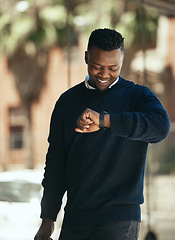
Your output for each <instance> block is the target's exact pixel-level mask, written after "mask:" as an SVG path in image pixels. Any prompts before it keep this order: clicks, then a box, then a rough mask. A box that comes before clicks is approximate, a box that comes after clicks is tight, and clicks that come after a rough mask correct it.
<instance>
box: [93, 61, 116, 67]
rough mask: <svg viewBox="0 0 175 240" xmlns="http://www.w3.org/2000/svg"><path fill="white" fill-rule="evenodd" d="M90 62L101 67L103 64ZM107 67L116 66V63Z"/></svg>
mask: <svg viewBox="0 0 175 240" xmlns="http://www.w3.org/2000/svg"><path fill="white" fill-rule="evenodd" d="M92 64H95V65H98V66H101V67H103V65H101V64H99V63H96V62H92ZM108 67H118V65H109V66H108Z"/></svg>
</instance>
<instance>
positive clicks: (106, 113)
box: [35, 29, 170, 240]
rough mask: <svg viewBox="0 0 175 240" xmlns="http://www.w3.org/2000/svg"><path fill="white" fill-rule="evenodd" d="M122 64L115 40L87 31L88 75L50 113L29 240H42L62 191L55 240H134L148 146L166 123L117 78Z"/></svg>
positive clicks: (140, 90) (116, 36)
mask: <svg viewBox="0 0 175 240" xmlns="http://www.w3.org/2000/svg"><path fill="white" fill-rule="evenodd" d="M123 59H124V39H123V37H122V36H121V34H120V33H118V32H116V31H114V30H111V29H97V30H95V31H93V32H92V34H91V36H90V38H89V43H88V49H87V51H86V52H85V61H86V64H87V66H88V76H87V77H86V80H85V82H82V83H80V84H78V85H77V86H75V87H73V88H71V89H69V90H68V91H66V92H65V93H64V94H62V96H61V97H60V98H59V100H58V101H57V103H56V105H55V109H54V111H53V114H52V119H51V126H50V134H49V139H48V140H49V143H50V145H49V149H48V153H47V158H46V168H45V175H44V180H43V183H42V184H43V187H44V193H43V198H42V202H41V208H42V212H41V218H42V219H43V220H42V224H41V227H40V229H39V231H38V233H37V234H36V236H35V240H37V239H43V240H48V239H49V237H50V235H51V233H52V231H53V229H54V221H55V220H56V217H57V214H58V212H59V210H60V207H61V204H62V197H63V195H64V193H65V192H66V191H67V204H66V207H65V216H64V221H63V226H62V231H61V235H60V238H59V239H60V240H121V239H127V240H134V239H137V238H138V232H139V222H140V220H141V217H140V204H142V203H143V181H144V169H145V159H146V152H147V147H148V143H156V142H159V141H161V140H162V139H164V138H165V137H167V135H168V132H169V127H170V122H169V118H168V115H167V113H166V111H165V109H164V108H163V106H162V105H161V103H160V101H159V100H158V99H157V97H156V96H155V95H154V94H153V93H152V92H151V91H150V90H149V89H148V88H147V87H145V86H140V85H136V84H134V83H133V82H130V81H127V80H124V79H123V78H122V77H120V71H121V68H122V64H123Z"/></svg>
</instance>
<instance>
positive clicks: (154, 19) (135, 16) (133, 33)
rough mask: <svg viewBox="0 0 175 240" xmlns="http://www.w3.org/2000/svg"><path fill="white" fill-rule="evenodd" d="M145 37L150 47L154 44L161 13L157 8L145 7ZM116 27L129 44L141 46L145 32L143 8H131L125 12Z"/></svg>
mask: <svg viewBox="0 0 175 240" xmlns="http://www.w3.org/2000/svg"><path fill="white" fill-rule="evenodd" d="M144 15H145V22H144V24H145V37H146V39H145V40H146V44H147V46H148V47H151V46H154V45H155V42H156V35H157V24H158V18H159V13H158V12H157V11H156V10H153V9H150V8H148V7H147V8H145V13H144ZM116 29H117V30H118V31H119V32H121V33H122V35H124V36H125V43H126V45H127V46H132V45H135V46H137V47H138V48H139V46H140V44H141V39H142V34H143V24H142V15H141V9H140V8H139V7H137V8H136V9H133V10H129V11H127V12H125V13H124V14H123V15H122V16H121V19H120V22H119V23H118V24H117V25H116Z"/></svg>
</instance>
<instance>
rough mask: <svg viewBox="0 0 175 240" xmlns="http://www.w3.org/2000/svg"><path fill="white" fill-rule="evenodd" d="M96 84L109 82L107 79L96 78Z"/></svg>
mask: <svg viewBox="0 0 175 240" xmlns="http://www.w3.org/2000/svg"><path fill="white" fill-rule="evenodd" d="M97 80H98V82H100V83H102V84H105V83H107V82H109V81H110V80H107V79H103V80H102V79H100V78H97Z"/></svg>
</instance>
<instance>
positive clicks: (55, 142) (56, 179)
mask: <svg viewBox="0 0 175 240" xmlns="http://www.w3.org/2000/svg"><path fill="white" fill-rule="evenodd" d="M63 139H64V138H63V120H62V116H61V112H60V110H59V104H58V102H57V104H56V106H55V108H54V111H53V113H52V118H51V124H50V133H49V138H48V141H49V148H48V152H47V155H46V167H45V173H44V179H43V181H42V185H43V188H44V191H43V197H42V200H41V218H42V219H43V220H42V224H41V227H40V228H39V230H38V232H37V234H36V236H35V239H36V240H37V239H38V238H42V240H48V239H49V237H50V235H51V233H52V231H53V229H54V221H56V218H57V214H58V212H59V210H60V208H61V204H62V198H63V195H64V193H65V191H66V184H65V169H66V158H65V147H64V140H63ZM38 240H39V239H38Z"/></svg>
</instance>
